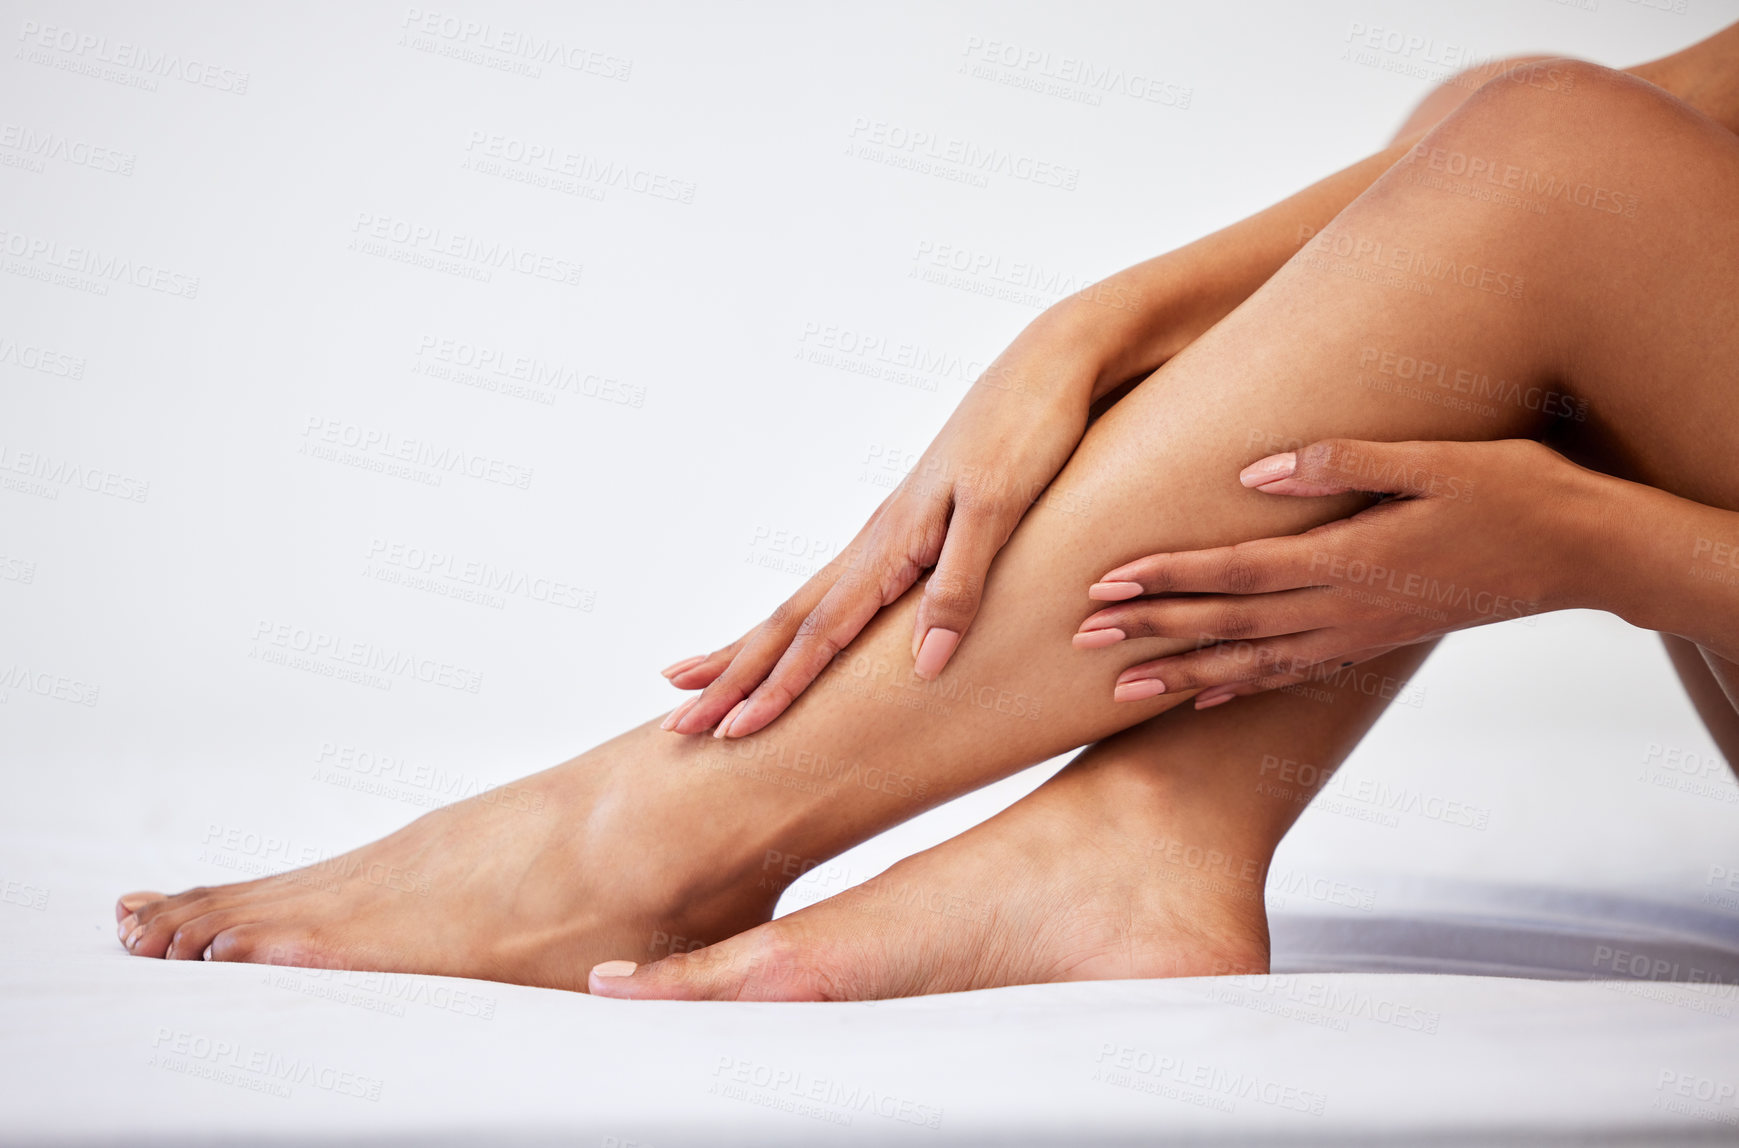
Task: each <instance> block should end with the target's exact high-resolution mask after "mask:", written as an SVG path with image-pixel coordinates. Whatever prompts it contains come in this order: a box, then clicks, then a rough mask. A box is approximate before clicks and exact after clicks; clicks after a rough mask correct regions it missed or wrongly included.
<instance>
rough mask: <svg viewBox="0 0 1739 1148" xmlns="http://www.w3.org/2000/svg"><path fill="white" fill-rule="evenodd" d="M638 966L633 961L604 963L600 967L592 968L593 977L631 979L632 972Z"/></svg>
mask: <svg viewBox="0 0 1739 1148" xmlns="http://www.w3.org/2000/svg"><path fill="white" fill-rule="evenodd" d="M639 967H640V966H639V965H637V964H635V963H634V962H633V961H605V962H604V963H603V964H601V965H593V966H592V975H593V976H594V977H631V976H633V975H634V970H635V969H637V968H639Z"/></svg>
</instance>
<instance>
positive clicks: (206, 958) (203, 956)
mask: <svg viewBox="0 0 1739 1148" xmlns="http://www.w3.org/2000/svg"><path fill="white" fill-rule="evenodd" d="M199 959H200V960H202V961H209V960H211V946H210V945H207V946H205V952H203V953H201V954H199Z"/></svg>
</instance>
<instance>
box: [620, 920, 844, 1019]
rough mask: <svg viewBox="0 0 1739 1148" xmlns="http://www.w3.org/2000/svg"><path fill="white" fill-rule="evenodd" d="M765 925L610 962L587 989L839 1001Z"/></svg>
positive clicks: (628, 994) (685, 997)
mask: <svg viewBox="0 0 1739 1148" xmlns="http://www.w3.org/2000/svg"><path fill="white" fill-rule="evenodd" d="M774 928H775V926H772V925H762V926H761V927H760V928H756V929H751V930H749V931H748V932H747V933H743V934H740V935H738V936H736V937H733V938H732V939H730V940H728V941H723V942H720V943H719V944H716V945H708V946H707V947H706V948H704V949H696V950H694V951H693V952H691V953H675V954H672V955H671V956H668V957H665V958H664V959H663V960H661V961H653V962H652V963H651V964H646V965H636V964H635V963H634V962H632V961H605V962H604V963H603V964H601V965H595V966H593V968H592V972H591V976H590V977H589V978H588V979H587V987H588V988H589V989H590V991H591V992H592V993H593V995H595V996H601V997H615V998H618V999H620V1000H668V1001H820V1000H834V999H839V998H837V997H835V996H834V995H833V994H832V993H831V992H830V991H829V988H828V978H826V977H824V976H821V975H820V974H819V972H818V970H817V969H816V968H815V967H813V965H812V964H811V962H809V961H808V960H807V959H805V954H804V953H803V952H802V951H801V950H800V949H799V948H798V947H796V946H794V945H792V944H790V943H789V942H788V941H786V940H785V939H783V938H781V937H780V936H778V934H777V933H776V932H774V931H773V929H774Z"/></svg>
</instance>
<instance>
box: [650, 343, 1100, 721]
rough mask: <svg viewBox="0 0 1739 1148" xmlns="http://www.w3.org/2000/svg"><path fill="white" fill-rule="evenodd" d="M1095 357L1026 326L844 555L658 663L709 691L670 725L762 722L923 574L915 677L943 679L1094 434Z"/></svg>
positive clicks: (687, 685)
mask: <svg viewBox="0 0 1739 1148" xmlns="http://www.w3.org/2000/svg"><path fill="white" fill-rule="evenodd" d="M1088 358H1090V356H1086V355H1083V354H1082V353H1080V352H1079V350H1078V349H1077V348H1076V346H1074V345H1073V344H1071V343H1070V341H1069V340H1068V339H1067V338H1066V337H1064V336H1063V335H1061V334H1060V333H1055V334H1054V333H1049V329H1048V328H1045V327H1043V326H1041V325H1039V324H1035V325H1034V326H1033V327H1029V328H1028V329H1027V332H1026V333H1024V334H1023V335H1022V336H1021V338H1019V339H1017V340H1016V341H1015V343H1014V344H1013V345H1012V346H1011V347H1010V348H1009V349H1008V351H1006V352H1004V353H1003V355H1002V356H1001V357H1000V358H998V359H997V361H996V362H995V363H992V364H991V366H990V367H989V368H988V369H987V370H986V371H985V373H984V375H983V376H982V377H981V378H980V379H979V381H978V383H977V384H976V385H974V386H973V388H972V390H971V391H970V392H968V394H967V396H966V398H965V399H964V400H963V401H962V402H961V404H960V406H959V407H958V408H957V409H956V410H955V411H954V414H953V415H952V416H951V417H950V418H949V420H948V422H947V423H946V424H945V425H944V426H943V428H942V431H941V433H940V434H939V435H937V436H936V440H935V441H934V442H933V443H931V444H930V448H929V449H928V450H927V451H925V452H924V455H923V457H922V458H921V459H919V461H918V463H917V465H916V466H915V467H914V468H913V469H912V471H911V472H910V473H909V474H907V475H906V477H905V479H904V481H902V482H901V484H900V486H899V487H898V488H897V489H896V490H895V491H894V493H893V494H891V495H889V496H888V498H887V500H886V501H884V502H883V503H882V504H881V506H880V507H879V508H877V510H876V512H875V514H874V515H872V516H871V517H870V520H869V523H868V525H866V526H865V527H864V528H863V529H862V530H861V531H859V532H858V534H857V537H856V538H854V539H853V540H852V542H851V545H850V546H848V547H847V548H846V549H845V552H844V553H843V554H841V555H840V556H839V557H837V558H835V559H834V560H833V561H832V562H829V563H828V564H827V566H826V567H825V568H823V569H822V570H821V571H820V572H818V573H817V574H816V575H815V576H814V577H812V578H811V579H809V581H808V582H806V583H805V584H804V585H803V587H802V588H801V589H799V590H798V591H797V593H796V594H794V595H792V597H791V598H790V599H789V600H787V601H786V602H785V603H784V605H782V606H780V607H779V608H778V609H777V610H775V611H774V612H773V615H772V617H770V618H768V619H767V621H765V622H763V623H762V624H761V625H760V626H758V627H756V628H755V629H754V630H753V631H751V632H750V633H748V634H747V635H745V636H744V637H743V638H741V639H740V640H738V641H736V642H733V643H732V644H731V645H729V646H726V647H725V648H724V649H722V650H718V651H716V652H715V653H712V654H710V655H707V656H704V657H697V658H689V659H687V660H685V661H682V662H678V663H676V664H675V665H673V666H671V667H670V668H669V669H667V670H665V671H664V675H665V677H667V678H669V679H670V681H671V682H672V683H673V684H675V685H677V686H679V687H681V688H683V689H700V688H701V687H703V686H704V687H705V692H704V693H702V694H701V695H700V696H699V697H697V698H692V699H690V700H689V701H687V702H685V703H683V704H682V705H681V706H679V707H678V708H677V709H675V710H673V711H672V712H671V714H670V716H669V717H667V718H666V719H665V721H664V728H665V729H667V730H674V731H675V732H677V733H682V734H690V733H700V732H703V731H705V730H707V729H710V728H712V727H713V726H714V724H715V723H716V724H717V726H718V728H717V731H716V733H715V736H718V737H745V736H747V735H749V734H752V733H754V732H756V731H757V730H759V729H761V728H763V727H764V726H766V725H767V724H768V723H769V722H771V721H772V720H773V719H774V718H776V717H778V716H779V715H780V714H781V713H783V712H784V711H785V709H786V708H787V707H788V706H789V705H790V704H791V703H792V702H793V701H795V700H796V699H797V696H798V695H799V694H801V693H802V692H803V690H804V689H805V688H806V687H807V686H808V685H809V684H810V683H811V682H813V681H814V680H815V678H816V677H817V675H819V674H820V673H821V672H822V671H823V670H825V669H826V668H827V666H828V664H829V663H830V662H831V661H832V660H833V658H834V656H835V655H836V654H838V653H839V651H840V650H842V649H844V648H845V646H846V645H847V644H848V643H849V642H850V641H851V640H852V639H853V638H855V637H857V635H858V633H859V631H861V630H862V629H863V627H864V626H865V624H867V623H868V622H869V620H870V619H871V618H872V617H874V616H875V614H876V612H877V611H878V610H880V609H881V608H882V607H883V606H886V605H888V604H890V603H892V602H893V601H895V600H896V599H898V598H899V597H900V596H901V595H902V594H904V593H905V592H906V591H907V590H909V589H910V588H911V587H912V585H913V584H914V583H916V582H917V580H918V579H919V577H920V576H922V574H923V573H924V571H926V570H932V572H931V574H930V577H929V580H928V581H927V582H926V583H925V586H924V594H923V598H922V599H921V600H920V601H919V604H918V617H917V623H916V627H915V629H914V632H913V635H912V657H913V661H914V665H913V672H914V673H916V674H917V675H918V677H920V678H923V679H925V680H929V679H932V678H934V677H936V675H938V674H939V673H941V672H942V668H943V667H944V666H945V665H947V664H948V659H949V658H950V657H952V656H953V654H954V651H955V649H956V648H957V647H958V646H959V644H960V642H961V640H962V638H963V637H964V636H965V635H966V632H967V630H968V629H969V628H970V627H971V625H972V619H973V617H974V616H975V615H976V614H977V613H978V605H979V598H980V595H981V593H982V591H983V587H984V579H985V575H986V574H987V573H988V572H989V570H990V563H991V560H992V559H994V558H995V557H996V554H997V552H998V551H999V550H1001V549H1002V547H1003V544H1004V543H1006V542H1007V541H1008V538H1009V535H1010V534H1012V533H1013V532H1014V528H1015V526H1016V524H1018V523H1019V522H1020V520H1021V517H1022V516H1023V515H1024V514H1025V513H1026V511H1027V509H1028V507H1030V506H1031V505H1032V504H1033V501H1034V500H1035V499H1036V498H1038V497H1039V496H1040V494H1042V493H1043V492H1044V489H1045V487H1046V486H1047V485H1049V483H1050V481H1051V480H1052V479H1053V478H1055V477H1056V475H1057V472H1058V471H1059V470H1061V469H1062V466H1063V463H1064V462H1066V461H1067V460H1068V458H1069V455H1070V454H1071V453H1073V452H1074V449H1075V447H1076V445H1077V444H1078V443H1079V442H1080V440H1081V435H1082V434H1083V433H1084V432H1085V430H1086V426H1087V415H1088V404H1089V400H1090V397H1091V393H1092V390H1093V386H1094V381H1095V379H1094V376H1095V375H1096V373H1097V366H1096V364H1090V363H1089V362H1087V360H1088ZM932 568H933V569H932Z"/></svg>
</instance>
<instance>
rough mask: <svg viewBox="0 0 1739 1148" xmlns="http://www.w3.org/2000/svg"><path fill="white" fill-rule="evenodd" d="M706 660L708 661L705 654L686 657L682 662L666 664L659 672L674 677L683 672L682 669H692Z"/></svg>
mask: <svg viewBox="0 0 1739 1148" xmlns="http://www.w3.org/2000/svg"><path fill="white" fill-rule="evenodd" d="M704 661H706V655H705V654H696V655H695V656H694V657H692V658H684V659H682V661H680V662H674V663H672V664H671V665H668V666H665V667H664V668H663V669H662V670H659V671H658V672H659V673H661V674H663V675H664V676H665V677H667V678H674V677H675V676H676V675H677V674H680V673H682V671H684V670H692V669H694V668H695V667H696V666H698V665H700V664H701V663H702V662H704Z"/></svg>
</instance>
